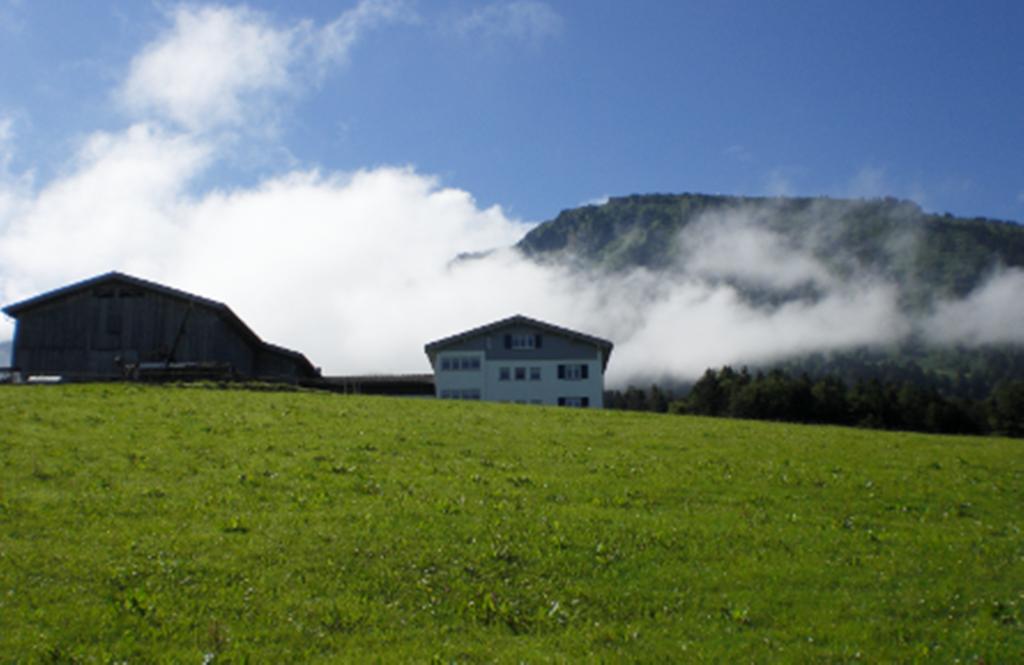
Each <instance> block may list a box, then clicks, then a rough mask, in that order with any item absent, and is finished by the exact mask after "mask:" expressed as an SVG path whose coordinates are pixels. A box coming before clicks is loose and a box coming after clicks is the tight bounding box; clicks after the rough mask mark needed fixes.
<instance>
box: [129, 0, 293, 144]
mask: <svg viewBox="0 0 1024 665" xmlns="http://www.w3.org/2000/svg"><path fill="white" fill-rule="evenodd" d="M172 18H173V26H172V27H171V28H170V29H169V30H168V31H167V32H165V33H164V34H163V35H162V36H161V37H160V38H158V39H157V41H156V42H154V43H153V44H151V45H150V46H148V47H147V48H146V49H145V50H144V51H143V52H142V53H141V54H140V55H138V56H137V57H136V58H135V59H134V60H133V61H132V65H131V71H130V73H129V75H128V79H127V81H126V82H125V84H124V86H123V88H122V89H121V91H120V94H121V97H122V99H123V101H124V102H125V103H126V104H127V106H128V107H129V108H131V109H132V110H134V111H136V112H140V113H156V114H157V115H158V116H160V117H163V118H166V119H169V120H172V121H174V122H176V123H178V124H180V125H181V126H183V127H185V128H187V129H189V130H193V131H195V130H200V129H204V128H210V127H215V126H217V125H221V124H237V123H240V122H242V120H243V119H244V113H243V109H244V108H245V105H246V104H248V103H250V102H252V101H254V100H253V99H252V97H253V96H254V95H256V94H257V93H264V92H267V91H275V90H281V89H283V88H285V87H286V86H287V85H288V83H289V76H288V68H289V66H290V65H291V63H292V59H293V58H294V52H293V48H294V41H295V37H296V31H295V29H290V30H280V29H277V28H275V27H274V26H272V25H271V24H270V23H269V22H268V20H267V18H266V17H265V16H264V15H262V14H259V13H257V12H254V11H251V10H248V9H245V8H228V7H190V6H181V7H178V8H177V9H175V10H174V12H173V16H172Z"/></svg>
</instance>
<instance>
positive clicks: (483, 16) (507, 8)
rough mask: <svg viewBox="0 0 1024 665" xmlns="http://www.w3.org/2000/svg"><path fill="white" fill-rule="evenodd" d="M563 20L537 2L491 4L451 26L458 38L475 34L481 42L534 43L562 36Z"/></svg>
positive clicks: (534, 0)
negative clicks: (482, 39) (516, 41)
mask: <svg viewBox="0 0 1024 665" xmlns="http://www.w3.org/2000/svg"><path fill="white" fill-rule="evenodd" d="M563 23H564V20H563V19H562V17H561V15H559V14H558V12H556V11H555V10H554V9H552V7H551V5H549V4H548V3H546V2H541V1H540V0H512V1H511V2H492V3H490V4H487V5H484V6H482V7H477V8H476V9H474V10H473V11H472V12H471V13H470V14H468V15H466V16H463V17H462V18H460V19H459V20H458V21H457V22H456V23H455V30H456V31H457V32H459V33H461V34H464V35H469V34H479V35H482V36H483V37H484V38H485V39H488V40H494V39H514V40H519V41H527V42H537V41H540V40H543V39H546V38H548V37H554V36H557V35H558V34H560V33H561V32H562V26H563Z"/></svg>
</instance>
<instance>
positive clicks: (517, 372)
mask: <svg viewBox="0 0 1024 665" xmlns="http://www.w3.org/2000/svg"><path fill="white" fill-rule="evenodd" d="M527 370H529V376H530V381H540V367H499V368H498V380H499V381H511V380H512V377H515V380H516V381H526V376H527Z"/></svg>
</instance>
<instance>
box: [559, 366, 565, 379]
mask: <svg viewBox="0 0 1024 665" xmlns="http://www.w3.org/2000/svg"><path fill="white" fill-rule="evenodd" d="M558 378H560V379H564V378H565V365H559V366H558Z"/></svg>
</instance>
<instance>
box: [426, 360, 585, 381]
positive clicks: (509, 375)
mask: <svg viewBox="0 0 1024 665" xmlns="http://www.w3.org/2000/svg"><path fill="white" fill-rule="evenodd" d="M479 369H480V356H446V357H444V358H441V371H444V372H457V371H478V370H479ZM589 369H590V368H589V367H588V366H587V365H586V364H578V365H574V364H567V365H559V366H558V378H559V379H562V380H564V381H582V380H584V379H586V378H588V377H589V375H590V372H589ZM527 377H529V380H530V381H540V380H541V368H540V367H499V368H498V380H499V381H512V380H515V381H526V380H527Z"/></svg>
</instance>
